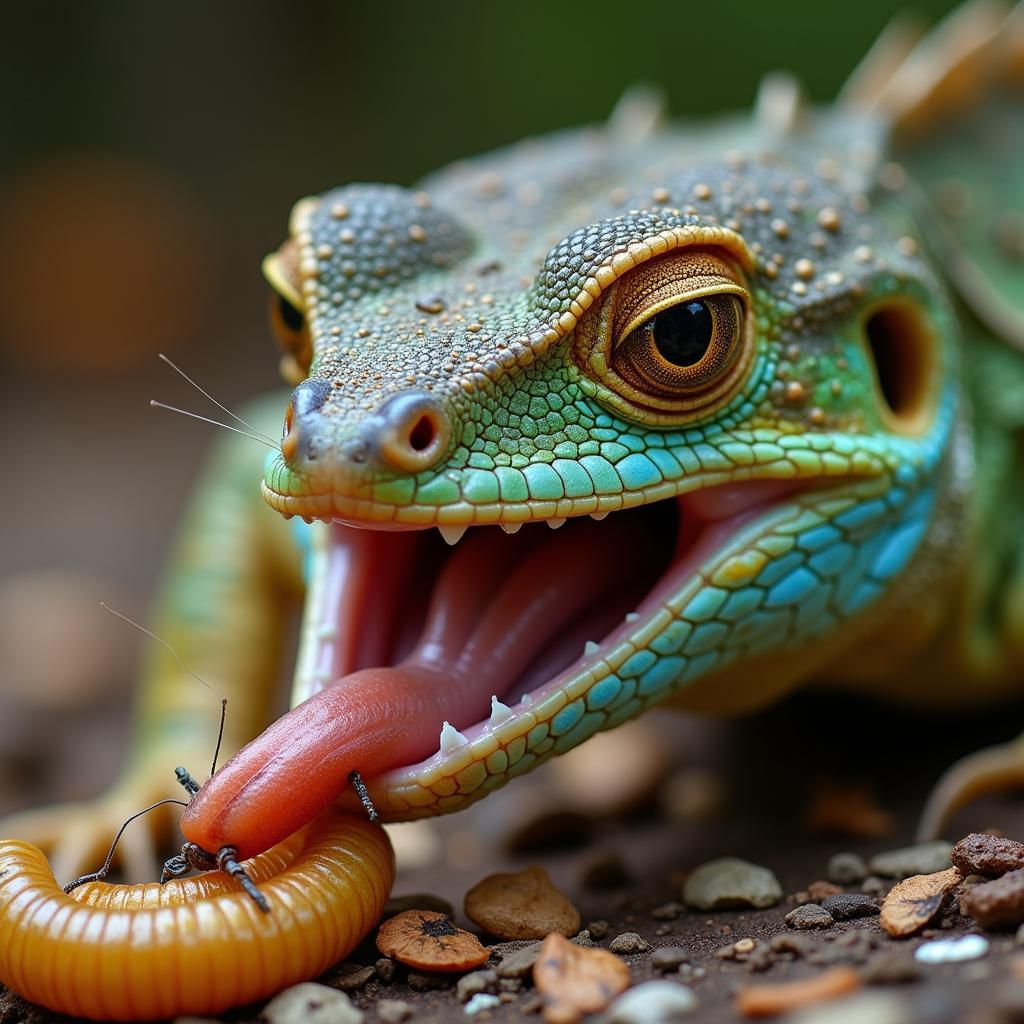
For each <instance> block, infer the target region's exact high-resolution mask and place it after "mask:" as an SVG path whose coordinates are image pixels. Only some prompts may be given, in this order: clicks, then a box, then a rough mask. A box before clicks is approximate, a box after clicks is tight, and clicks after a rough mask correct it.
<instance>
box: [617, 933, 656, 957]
mask: <svg viewBox="0 0 1024 1024" xmlns="http://www.w3.org/2000/svg"><path fill="white" fill-rule="evenodd" d="M608 948H609V949H610V950H611V951H612V952H613V953H619V954H620V955H621V954H626V953H646V952H647V950H649V949H650V948H651V944H650V943H649V942H648V941H647V940H646V939H645V938H643V936H641V935H638V934H637V933H636V932H623V933H622V934H621V935H616V936H615V938H614V939H612V941H611V942H609V943H608Z"/></svg>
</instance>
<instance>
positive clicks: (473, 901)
mask: <svg viewBox="0 0 1024 1024" xmlns="http://www.w3.org/2000/svg"><path fill="white" fill-rule="evenodd" d="M465 909H466V916H467V917H468V918H469V919H470V920H471V921H473V922H474V923H475V924H478V925H480V927H481V928H483V929H485V930H486V931H488V932H490V934H491V935H496V936H497V937H498V938H499V939H505V940H512V939H542V938H544V936H545V935H548V934H549V933H550V932H559V933H560V934H562V935H575V934H576V933H577V932H578V931H579V930H580V924H581V921H580V913H579V911H578V910H577V909H576V908H575V907H574V906H573V905H572V903H570V902H569V899H568V898H567V897H566V896H565V895H564V894H563V893H562V892H560V891H559V890H558V889H556V888H555V886H554V885H553V884H552V883H551V879H550V878H549V877H548V873H547V872H546V871H545V870H544V869H543V868H542V867H539V866H537V865H533V866H532V867H528V868H526V869H524V870H523V871H516V872H513V873H509V874H496V875H488V876H487V878H485V879H483V881H481V882H478V883H477V884H476V885H474V886H473V888H472V889H470V890H469V892H467V893H466V902H465Z"/></svg>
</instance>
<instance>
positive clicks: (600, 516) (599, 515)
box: [590, 512, 608, 522]
mask: <svg viewBox="0 0 1024 1024" xmlns="http://www.w3.org/2000/svg"><path fill="white" fill-rule="evenodd" d="M590 518H591V519H596V520H597V521H598V522H601V520H602V519H607V518H608V513H607V512H591V513H590Z"/></svg>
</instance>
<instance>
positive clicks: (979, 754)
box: [917, 736, 1024, 841]
mask: <svg viewBox="0 0 1024 1024" xmlns="http://www.w3.org/2000/svg"><path fill="white" fill-rule="evenodd" d="M1022 787H1024V736H1020V737H1018V738H1017V739H1015V740H1011V741H1010V742H1009V743H1004V744H1000V745H999V746H995V747H985V748H984V749H983V750H977V751H975V752H974V753H973V754H968V755H967V756H966V757H963V758H961V759H960V760H959V761H957V762H956V763H955V764H954V765H952V766H951V767H950V768H949V769H947V771H946V772H945V774H944V775H943V776H942V778H941V779H939V781H938V783H936V785H935V787H934V788H933V789H932V792H931V795H930V796H929V797H928V802H927V803H926V804H925V808H924V812H923V813H922V815H921V821H920V823H919V825H918V829H917V837H918V839H919V840H921V841H924V840H926V839H935V838H936V837H938V836H939V835H940V834H941V832H942V830H943V828H944V827H945V825H946V823H947V822H948V821H949V819H950V817H951V816H952V815H953V813H954V812H955V811H957V810H959V808H961V807H963V806H965V805H966V804H968V803H970V802H971V801H972V800H976V799H978V797H981V796H985V795H986V794H988V793H999V792H1004V791H1006V790H1008V789H1018V788H1022Z"/></svg>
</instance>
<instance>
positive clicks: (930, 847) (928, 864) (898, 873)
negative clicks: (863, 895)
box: [870, 839, 953, 878]
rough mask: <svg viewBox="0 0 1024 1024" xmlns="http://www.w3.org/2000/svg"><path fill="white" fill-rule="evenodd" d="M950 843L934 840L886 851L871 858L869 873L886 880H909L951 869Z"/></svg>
mask: <svg viewBox="0 0 1024 1024" xmlns="http://www.w3.org/2000/svg"><path fill="white" fill-rule="evenodd" d="M952 849H953V844H952V843H947V842H946V841H945V840H944V839H935V840H933V841H932V842H930V843H918V844H917V845H916V846H904V847H902V848H901V849H899V850H888V851H887V852H885V853H879V854H876V855H875V856H874V857H872V858H871V864H870V867H871V873H872V874H874V875H884V876H885V877H886V878H909V877H910V876H911V875H930V874H933V873H934V872H936V871H945V870H946V869H947V868H949V867H951V865H952V862H951V861H950V859H949V854H950V852H951V851H952Z"/></svg>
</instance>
